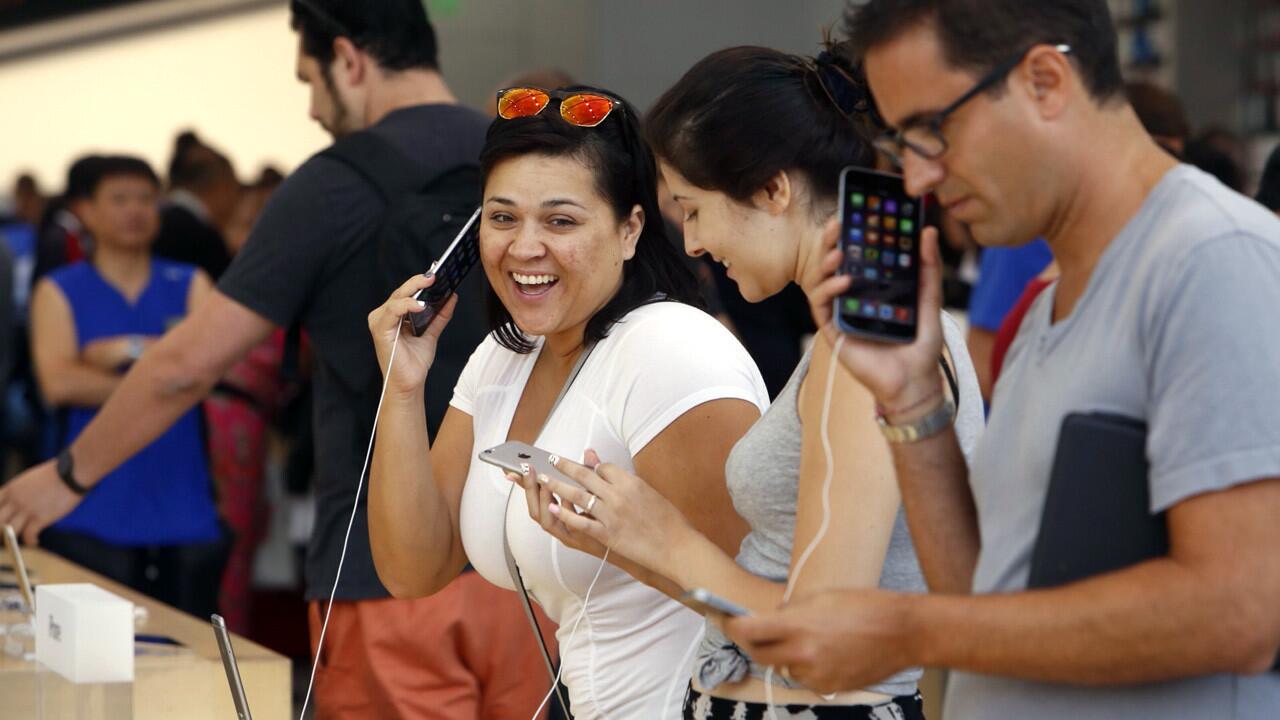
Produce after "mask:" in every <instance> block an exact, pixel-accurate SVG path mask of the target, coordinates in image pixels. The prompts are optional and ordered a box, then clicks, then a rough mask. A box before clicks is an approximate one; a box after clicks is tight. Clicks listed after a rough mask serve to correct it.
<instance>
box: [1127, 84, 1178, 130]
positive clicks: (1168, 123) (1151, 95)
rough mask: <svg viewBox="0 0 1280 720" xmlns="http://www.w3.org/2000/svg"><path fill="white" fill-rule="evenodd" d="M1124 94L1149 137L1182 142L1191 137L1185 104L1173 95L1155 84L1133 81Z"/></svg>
mask: <svg viewBox="0 0 1280 720" xmlns="http://www.w3.org/2000/svg"><path fill="white" fill-rule="evenodd" d="M1124 94H1125V96H1127V97H1128V98H1129V104H1130V105H1132V106H1133V111H1134V112H1135V113H1137V115H1138V120H1139V121H1140V122H1141V123H1142V127H1144V128H1146V130H1147V134H1148V135H1153V136H1155V137H1162V138H1177V139H1179V140H1182V141H1183V142H1186V141H1187V139H1189V138H1190V137H1191V123H1190V122H1188V121H1187V113H1186V111H1185V110H1184V109H1183V107H1182V100H1180V99H1179V98H1178V96H1177V95H1175V94H1174V93H1173V92H1171V91H1169V90H1166V89H1164V88H1162V87H1160V86H1159V85H1156V84H1155V83H1149V82H1144V81H1140V80H1134V81H1131V82H1127V83H1125V86H1124Z"/></svg>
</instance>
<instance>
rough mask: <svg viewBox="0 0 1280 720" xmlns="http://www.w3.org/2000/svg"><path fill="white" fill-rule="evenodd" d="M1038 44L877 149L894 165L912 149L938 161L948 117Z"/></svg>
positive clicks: (1062, 48)
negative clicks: (943, 129) (943, 128)
mask: <svg viewBox="0 0 1280 720" xmlns="http://www.w3.org/2000/svg"><path fill="white" fill-rule="evenodd" d="M1036 47H1038V45H1032V46H1031V47H1029V48H1027V49H1026V50H1023V51H1022V52H1020V53H1018V54H1017V55H1015V56H1013V57H1011V58H1009V59H1008V60H1005V61H1004V62H1002V63H1000V64H999V65H997V66H995V67H994V68H992V69H991V72H989V73H987V74H986V75H984V76H982V79H980V80H978V82H977V83H975V84H974V86H973V87H972V88H970V89H969V91H968V92H966V93H965V94H963V95H961V96H960V97H959V98H957V99H956V101H955V102H953V103H951V104H950V105H948V106H947V107H946V108H944V109H943V110H941V111H939V112H938V113H936V114H934V115H932V116H930V117H928V118H923V119H920V120H915V121H913V122H911V123H909V124H907V126H906V127H904V128H902V129H901V130H898V131H897V132H894V131H892V130H891V131H889V132H886V133H884V134H883V135H881V136H880V137H878V138H876V140H875V146H876V149H877V150H879V151H880V152H882V153H884V154H885V155H887V156H889V159H891V160H893V162H894V164H895V165H898V166H899V167H901V166H902V156H903V154H904V153H905V152H906V150H908V149H910V150H911V151H912V152H914V153H915V154H917V155H919V156H920V157H922V158H925V159H927V160H937V159H938V158H940V157H942V156H943V155H944V154H946V152H947V147H948V146H947V139H946V137H944V136H943V134H942V127H943V126H944V125H946V123H947V118H948V117H950V116H951V114H952V113H954V112H955V111H956V110H959V109H960V107H961V106H962V105H964V104H965V103H967V102H969V101H970V100H972V99H973V98H975V97H977V96H978V95H979V94H980V93H982V92H984V91H986V90H988V89H990V88H991V86H992V85H995V84H996V83H997V82H999V81H1000V80H1002V79H1004V76H1005V75H1008V74H1009V73H1010V72H1012V71H1013V69H1014V68H1016V67H1017V66H1018V63H1021V62H1022V61H1023V59H1024V58H1026V57H1027V54H1028V53H1030V52H1031V51H1032V50H1034V49H1035V48H1036ZM1054 49H1055V50H1057V51H1058V52H1060V53H1064V54H1065V53H1069V52H1071V46H1070V45H1055V46H1054Z"/></svg>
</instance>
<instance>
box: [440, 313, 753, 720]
mask: <svg viewBox="0 0 1280 720" xmlns="http://www.w3.org/2000/svg"><path fill="white" fill-rule="evenodd" d="M541 350H542V343H541V341H539V343H538V347H537V349H535V350H534V351H533V352H531V353H529V354H527V355H520V354H518V353H514V352H511V351H510V350H507V349H505V348H503V347H502V346H500V345H498V344H497V342H496V341H495V340H494V339H493V336H492V335H491V336H489V337H488V338H486V339H485V341H484V342H483V343H482V344H481V345H480V347H479V348H477V349H476V352H475V353H474V354H473V355H472V356H471V360H470V361H469V362H468V363H467V366H466V368H465V369H464V370H463V371H462V375H461V377H460V378H459V379H458V385H457V387H456V388H455V390H454V396H453V400H452V402H451V404H452V405H453V406H454V407H455V408H457V409H458V410H461V411H462V412H464V413H467V414H468V415H470V416H471V417H472V430H473V432H474V434H475V445H474V447H473V448H472V458H474V457H475V456H476V455H477V454H478V453H479V452H480V451H482V450H484V449H486V448H490V447H493V446H495V445H500V444H502V443H503V442H505V441H506V439H507V433H508V430H509V428H510V425H511V420H512V417H513V416H514V415H515V410H516V405H517V403H519V401H520V396H521V394H522V393H523V392H524V387H525V383H526V382H528V379H529V374H530V373H531V372H532V370H533V365H534V362H535V361H536V360H537V358H538V353H539V352H541ZM722 398H735V399H740V400H746V401H748V402H751V403H753V404H754V405H756V406H757V407H758V408H759V409H760V411H761V412H763V411H764V410H765V409H766V408H767V406H768V404H769V395H768V391H767V390H766V389H765V386H764V381H763V380H762V379H761V377H760V372H759V370H757V369H756V366H755V363H754V362H753V361H752V360H751V357H750V356H749V355H748V354H747V351H746V350H745V349H744V348H743V347H742V345H741V344H740V343H739V342H738V340H737V339H736V338H734V337H733V335H732V334H731V333H730V332H729V331H728V330H726V329H725V327H724V326H723V325H721V324H720V323H719V322H717V321H716V320H715V319H714V318H712V317H711V316H710V315H707V314H706V313H704V312H702V311H700V310H697V309H696V308H693V307H690V306H687V305H682V304H679V303H674V302H661V303H654V304H651V305H646V306H643V307H640V308H638V309H636V310H633V311H632V312H630V313H629V314H627V315H626V317H625V318H624V319H623V320H622V321H621V322H619V323H617V324H615V325H614V326H613V328H612V329H611V331H610V333H609V336H608V337H606V338H605V339H604V340H601V341H600V342H599V343H597V344H596V347H595V349H594V350H593V351H592V353H591V356H590V357H589V358H588V359H587V362H586V364H584V365H583V367H582V370H581V372H580V373H579V374H578V377H577V379H576V380H574V382H573V385H572V386H571V387H570V389H569V391H568V393H567V394H566V395H565V396H564V399H563V400H562V401H561V403H560V406H559V407H558V408H557V409H556V411H555V413H554V415H553V416H552V417H551V418H550V421H549V422H548V423H547V425H546V426H545V427H544V428H543V429H542V432H541V434H540V435H539V436H538V439H537V441H536V442H535V443H534V445H536V446H537V447H539V448H541V449H543V450H546V451H548V452H552V453H556V454H558V455H561V456H564V457H566V458H571V459H581V458H582V454H583V452H585V451H586V450H587V448H594V449H595V450H596V452H598V453H599V454H600V457H601V459H602V460H604V461H605V462H610V463H614V464H616V465H618V466H620V467H623V468H626V469H627V470H632V471H634V470H635V463H634V458H635V456H636V455H638V454H639V453H640V451H641V450H642V449H644V447H645V445H647V444H648V443H649V441H650V440H652V439H653V438H654V437H656V436H657V435H658V434H659V433H661V432H662V431H663V429H665V428H666V427H667V426H668V425H670V424H671V423H672V422H673V421H675V420H676V419H677V418H679V417H680V416H681V415H683V414H684V413H685V412H687V411H689V410H690V409H692V408H694V407H696V406H698V405H701V404H703V403H706V402H709V401H712V400H719V399H722ZM511 488H512V483H511V481H509V480H507V479H506V477H504V475H503V473H502V471H501V470H499V469H497V468H495V467H493V466H491V465H488V464H486V463H482V462H479V461H475V460H473V461H472V463H471V466H470V470H469V471H468V473H467V481H466V486H465V487H464V489H463V493H462V511H461V530H462V544H463V547H464V548H465V549H466V552H467V558H468V559H469V560H470V561H471V564H472V566H474V567H475V569H476V570H477V571H479V573H480V574H481V575H482V576H483V577H484V578H485V579H486V580H488V581H489V582H492V583H494V584H495V585H498V586H500V587H504V588H507V589H510V590H514V589H515V585H514V583H513V582H512V580H511V576H510V573H509V571H508V569H507V563H506V556H505V554H504V552H503V546H502V530H503V525H502V523H503V522H504V518H505V522H506V530H507V534H508V539H509V542H510V544H511V550H512V553H513V555H514V556H515V559H516V563H517V564H518V565H519V567H520V573H521V576H522V577H523V579H524V582H525V587H526V588H528V590H529V593H530V595H531V596H532V597H533V598H534V599H535V600H536V601H537V602H538V604H540V605H541V606H542V608H543V609H544V610H546V612H547V614H548V615H549V616H550V617H551V619H552V620H555V621H556V622H557V623H559V626H560V627H559V630H558V631H557V637H558V639H559V641H560V653H561V657H562V662H563V665H564V670H563V676H562V680H563V681H564V683H565V685H567V686H568V688H569V694H570V702H571V704H572V705H573V712H574V716H575V717H576V718H579V719H580V720H585V719H587V718H646V719H647V718H654V719H661V718H678V717H679V716H680V704H681V701H682V700H683V697H684V689H685V685H686V684H687V683H688V681H689V672H690V669H691V666H692V662H693V653H694V650H695V649H696V646H697V643H698V641H699V639H700V637H701V635H702V618H700V617H699V616H698V615H697V614H696V613H694V612H692V611H690V610H688V609H687V608H685V607H684V606H683V605H681V604H679V603H677V602H676V601H675V600H672V599H670V598H668V597H667V596H666V595H663V594H662V593H660V592H658V591H657V590H654V589H652V588H650V587H648V586H647V585H644V584H642V583H640V582H639V581H637V580H635V579H634V578H632V577H631V576H630V575H628V574H627V573H625V572H623V571H622V570H619V569H618V568H616V567H614V566H613V565H608V566H606V567H605V568H604V570H603V572H602V573H601V575H600V580H599V581H598V582H597V583H596V586H595V589H594V590H593V591H592V593H591V602H590V603H589V607H588V608H587V612H586V615H585V616H584V617H583V619H582V621H581V624H580V625H579V627H578V631H577V635H576V636H575V637H574V639H573V642H572V643H570V642H569V635H570V631H571V630H572V627H573V624H574V622H575V621H576V620H577V618H578V615H579V613H580V612H581V610H582V599H583V596H584V595H585V594H586V592H587V587H588V586H589V585H590V583H591V579H592V577H594V576H595V574H596V571H597V570H598V569H599V567H600V560H599V559H598V558H595V557H592V556H590V555H587V554H585V553H581V552H578V551H576V550H571V549H569V548H567V547H565V546H564V545H563V544H561V543H560V541H558V540H556V539H555V538H553V537H552V536H551V535H549V534H547V533H546V532H545V531H544V530H543V529H542V528H541V527H540V526H539V525H538V524H537V523H535V522H534V521H533V520H532V519H531V518H530V517H529V512H528V506H527V504H526V502H525V498H524V493H523V491H520V490H517V492H515V493H512V492H511ZM504 508H505V512H504ZM520 631H521V632H525V631H526V630H524V629H521V630H520ZM529 632H531V631H529ZM508 671H509V672H523V673H542V672H543V670H542V668H541V667H529V668H509V669H508ZM548 687H549V684H548ZM533 710H534V708H529V712H530V713H532V712H533Z"/></svg>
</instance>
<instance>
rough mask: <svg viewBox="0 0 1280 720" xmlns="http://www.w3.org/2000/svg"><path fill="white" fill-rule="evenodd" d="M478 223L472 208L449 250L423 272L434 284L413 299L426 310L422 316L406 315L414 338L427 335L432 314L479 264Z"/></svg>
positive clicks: (476, 214)
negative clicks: (427, 274)
mask: <svg viewBox="0 0 1280 720" xmlns="http://www.w3.org/2000/svg"><path fill="white" fill-rule="evenodd" d="M479 220H480V208H476V211H475V212H473V213H471V219H470V220H467V224H466V225H463V226H462V231H461V232H459V233H458V235H457V236H456V237H454V238H453V242H451V243H449V247H447V248H445V251H444V254H443V255H441V256H440V257H439V258H438V259H437V260H436V261H435V262H433V263H431V269H430V270H428V271H427V272H428V273H435V275H436V281H435V282H434V283H433V284H432V285H431V287H429V288H423V289H422V290H419V291H418V293H417V294H416V295H414V296H413V299H414V300H422V301H424V302H426V303H427V308H426V309H425V310H423V311H422V312H418V313H409V325H410V327H411V328H412V329H413V334H414V335H415V336H421V335H422V333H424V332H426V331H427V326H428V325H430V324H431V320H432V319H433V318H435V316H436V313H438V312H440V308H442V307H444V304H445V303H447V302H449V298H451V297H453V293H454V292H456V291H457V289H458V286H459V285H461V284H462V281H463V279H464V278H466V277H467V273H469V272H471V268H473V267H475V266H476V262H477V261H479V260H480V222H479Z"/></svg>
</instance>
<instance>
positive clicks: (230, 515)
mask: <svg viewBox="0 0 1280 720" xmlns="http://www.w3.org/2000/svg"><path fill="white" fill-rule="evenodd" d="M282 181H283V177H282V176H281V175H280V174H279V173H278V172H275V171H271V172H264V173H263V177H261V178H260V179H259V180H258V182H257V183H255V184H254V185H251V186H249V187H247V188H245V189H244V191H243V192H241V193H240V195H239V198H238V202H237V204H236V208H235V212H234V213H233V215H232V221H231V222H230V223H229V227H233V226H235V225H236V224H237V223H242V224H243V227H244V233H245V235H244V236H237V237H238V241H239V244H236V245H232V244H231V243H232V240H231V238H232V234H230V233H228V234H227V235H226V238H227V243H228V246H227V250H228V251H229V252H230V253H231V254H232V255H234V254H235V253H237V252H239V250H240V248H241V247H242V246H243V243H244V241H245V240H247V239H248V238H247V234H248V232H249V229H250V228H252V227H253V224H254V223H255V222H256V221H257V219H258V216H259V215H260V214H261V213H262V209H263V207H264V205H265V204H266V202H267V200H268V199H270V197H271V193H272V191H274V190H275V189H276V187H278V186H279V185H280V183H281V182H282ZM285 337H286V333H285V331H284V330H283V329H280V328H277V329H275V330H274V331H272V333H271V335H270V337H268V338H267V339H266V340H265V341H263V342H262V343H260V344H258V345H257V346H255V347H253V348H252V349H251V350H249V352H248V354H246V355H245V356H244V358H243V359H241V360H240V361H239V362H237V363H236V364H235V365H232V366H231V369H230V370H228V371H227V374H226V375H224V376H223V377H222V379H221V380H219V381H218V384H217V385H216V386H215V387H214V389H213V392H212V393H210V395H209V397H208V399H206V400H205V401H204V417H205V421H206V429H207V431H208V438H207V439H208V444H209V459H210V471H211V472H212V473H213V482H214V487H216V488H217V491H218V492H217V498H218V513H219V515H221V516H222V518H223V519H224V520H225V521H226V523H227V525H228V526H229V527H230V528H231V530H232V532H233V533H234V537H235V541H234V544H233V545H232V547H231V555H230V557H229V558H228V560H227V569H226V572H224V573H223V575H222V584H221V587H220V590H219V593H218V607H219V608H220V611H221V613H222V616H223V618H224V619H225V620H226V621H227V627H229V628H230V629H231V630H232V631H233V632H236V633H239V634H242V635H247V634H249V632H250V629H251V627H252V625H251V618H250V610H251V607H252V603H251V599H252V593H251V590H252V580H253V563H254V557H255V555H256V552H257V549H258V546H259V545H260V544H261V543H262V541H263V540H264V539H265V538H266V534H267V526H268V523H269V522H270V511H271V508H270V507H269V506H268V503H267V496H266V470H267V452H268V450H269V440H270V433H269V431H270V427H271V422H272V421H273V420H274V419H275V418H276V416H277V414H278V413H279V412H280V411H281V410H282V409H283V407H284V405H285V404H286V403H288V402H290V401H291V400H292V398H293V396H294V395H295V393H297V392H298V390H299V383H300V381H301V378H300V376H299V373H298V372H297V368H288V369H286V368H285V367H284V361H285V345H286V343H285ZM299 349H300V348H299ZM294 362H295V364H296V358H295V360H294Z"/></svg>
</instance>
